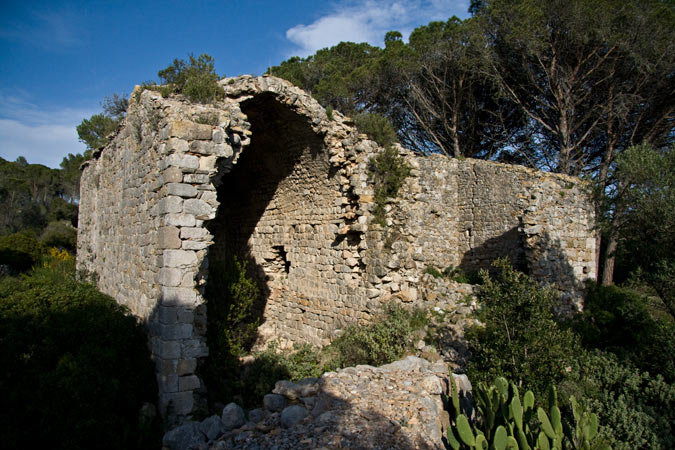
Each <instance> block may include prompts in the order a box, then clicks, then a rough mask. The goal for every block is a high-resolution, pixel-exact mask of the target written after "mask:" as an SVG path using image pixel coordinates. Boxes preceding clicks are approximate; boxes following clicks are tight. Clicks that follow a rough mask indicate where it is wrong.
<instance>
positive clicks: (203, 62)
mask: <svg viewBox="0 0 675 450" xmlns="http://www.w3.org/2000/svg"><path fill="white" fill-rule="evenodd" d="M213 63H214V61H213V57H211V56H209V55H207V54H201V55H199V57H198V58H195V57H194V55H189V61H188V62H186V61H185V60H182V59H174V60H173V64H172V65H170V66H169V67H167V68H165V69H163V70H160V71H159V72H158V73H157V75H158V76H159V78H160V80H161V81H162V83H163V84H165V85H166V87H167V88H168V89H169V90H170V91H171V92H176V93H182V94H183V95H185V97H187V98H188V99H190V100H191V101H193V102H198V103H209V102H215V101H216V100H219V99H221V98H223V96H224V91H223V89H222V88H221V87H220V86H219V85H218V75H217V74H216V72H215V69H214V66H213ZM162 95H164V93H162Z"/></svg>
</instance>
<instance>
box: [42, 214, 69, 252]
mask: <svg viewBox="0 0 675 450" xmlns="http://www.w3.org/2000/svg"><path fill="white" fill-rule="evenodd" d="M40 241H42V243H43V244H44V245H46V246H47V247H57V248H64V249H66V250H68V251H70V252H75V250H77V229H76V228H75V227H74V226H73V225H72V224H71V223H70V222H68V221H66V220H60V221H58V222H49V225H47V228H45V230H44V231H43V232H42V235H41V236H40Z"/></svg>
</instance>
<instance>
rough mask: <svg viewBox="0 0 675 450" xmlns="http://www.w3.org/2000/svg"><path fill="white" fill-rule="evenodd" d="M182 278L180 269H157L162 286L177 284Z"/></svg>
mask: <svg viewBox="0 0 675 450" xmlns="http://www.w3.org/2000/svg"><path fill="white" fill-rule="evenodd" d="M182 279H183V271H182V270H180V269H171V268H163V269H160V271H159V282H160V284H163V285H164V286H178V285H179V284H180V282H181V280H182Z"/></svg>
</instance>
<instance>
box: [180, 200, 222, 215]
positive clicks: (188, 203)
mask: <svg viewBox="0 0 675 450" xmlns="http://www.w3.org/2000/svg"><path fill="white" fill-rule="evenodd" d="M183 212H185V213H186V214H192V215H194V216H195V218H197V219H208V218H212V217H213V216H215V211H214V210H213V208H212V207H211V205H209V204H208V203H206V202H205V201H203V200H199V199H196V198H191V199H189V200H185V202H184V205H183Z"/></svg>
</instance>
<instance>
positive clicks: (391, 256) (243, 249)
mask: <svg viewBox="0 0 675 450" xmlns="http://www.w3.org/2000/svg"><path fill="white" fill-rule="evenodd" d="M221 85H222V86H223V89H224V90H225V93H226V98H225V100H223V101H221V102H219V103H218V104H214V105H194V104H191V103H189V102H187V101H185V100H184V99H182V98H181V97H180V96H177V97H175V96H172V97H170V98H162V96H161V95H160V94H159V93H157V92H154V91H151V90H142V89H141V88H137V89H136V90H135V91H134V93H133V94H132V98H131V100H130V107H129V111H128V114H127V117H126V119H125V121H124V123H123V124H122V126H121V128H120V130H119V132H118V133H117V135H116V136H115V137H114V139H113V140H112V142H111V143H110V144H109V145H108V146H106V147H105V148H104V149H101V150H100V151H99V152H98V153H97V154H96V155H95V157H94V159H92V160H91V161H89V162H88V163H87V164H85V167H84V170H83V174H82V182H81V196H80V198H81V204H80V228H79V230H78V262H77V263H78V269H79V270H83V271H86V272H89V273H91V274H94V275H95V278H96V279H97V280H98V286H99V288H100V289H101V290H102V291H103V292H106V293H108V294H110V295H112V296H113V297H114V298H116V299H117V300H118V301H119V302H120V303H123V304H125V305H128V306H129V307H130V309H131V311H132V312H133V313H134V314H136V315H137V316H138V317H139V318H141V319H143V320H144V321H145V322H146V323H147V325H148V329H149V330H150V336H151V345H152V354H153V358H154V360H155V363H156V366H157V374H158V382H159V388H160V407H161V409H162V412H163V413H164V414H165V415H167V416H168V417H169V419H170V421H174V422H178V421H180V420H182V419H183V418H185V417H189V416H190V415H191V413H192V412H193V411H195V409H197V408H198V407H199V401H200V399H202V398H203V395H202V394H203V392H204V388H205V387H204V386H203V383H202V381H201V379H200V377H199V362H200V361H201V359H202V358H203V357H205V356H206V355H207V354H208V347H207V343H206V341H205V337H204V336H205V332H206V315H207V313H208V305H207V304H206V301H205V299H204V297H203V294H204V287H205V285H206V283H208V273H209V272H208V266H209V264H216V263H218V262H221V261H224V260H226V259H227V258H230V257H233V256H235V257H237V258H238V259H240V260H246V261H247V262H248V267H249V271H250V272H251V273H252V274H253V275H254V276H255V279H256V281H257V283H258V285H259V288H260V291H261V298H260V302H261V305H262V320H263V323H262V326H261V327H260V329H259V344H261V345H264V343H265V342H266V341H269V340H271V339H277V340H280V341H281V342H282V344H291V343H294V342H309V343H312V344H315V345H325V344H326V343H328V342H329V341H330V339H331V338H332V337H333V335H334V334H335V333H336V332H339V330H340V329H341V328H343V327H344V326H345V325H346V324H348V323H352V322H354V321H359V322H361V323H364V322H368V321H369V320H370V319H371V318H372V315H373V314H375V313H377V312H378V311H379V310H380V308H381V306H382V305H383V304H384V303H386V302H388V301H391V300H395V301H402V302H407V303H415V302H423V301H425V298H423V295H421V294H420V293H418V291H417V287H416V283H418V281H419V279H420V277H421V275H422V273H423V271H424V269H425V268H426V267H427V266H429V265H434V266H436V267H439V268H445V267H447V266H453V267H455V266H459V267H461V268H463V269H465V270H474V269H477V268H480V267H486V266H488V264H489V262H490V261H491V260H492V259H494V258H495V257H498V256H502V255H505V256H509V257H511V258H512V260H513V261H514V262H515V263H516V264H518V265H520V266H522V267H523V268H525V269H527V270H529V271H530V273H531V274H532V275H533V276H535V277H536V278H537V279H539V280H541V281H543V282H548V283H556V284H557V286H558V287H559V288H560V289H561V291H563V292H565V293H566V295H567V296H568V297H569V299H570V300H572V301H573V302H574V301H577V302H578V299H579V298H580V297H579V287H580V283H581V281H582V280H583V278H585V277H593V276H594V275H595V274H594V270H595V254H594V251H595V240H594V238H593V233H592V231H591V224H592V209H591V207H590V203H589V202H588V201H587V199H586V198H587V197H586V196H585V195H584V193H583V185H582V183H581V182H580V181H579V180H577V179H573V178H568V177H562V176H557V175H551V174H543V173H540V172H537V171H533V170H528V169H524V168H522V167H516V166H506V165H501V164H495V163H491V162H485V161H474V160H463V161H460V160H451V159H446V158H442V157H429V158H420V157H416V156H414V155H412V154H411V153H410V152H408V151H407V150H405V149H403V148H401V147H397V148H398V150H399V152H400V154H401V155H403V156H404V157H405V158H406V160H407V161H408V163H409V164H410V165H411V167H412V168H413V170H412V174H411V177H409V179H408V180H407V181H406V185H405V186H404V188H403V189H402V192H401V194H400V196H399V198H397V199H391V201H390V203H389V204H388V205H387V209H388V210H389V212H388V214H387V220H388V222H389V225H388V226H387V227H381V226H379V225H377V224H374V223H372V217H371V212H372V210H373V206H374V205H373V201H374V196H373V191H374V189H373V184H372V180H371V179H370V177H369V170H368V167H369V161H370V159H371V158H372V157H373V156H374V155H376V154H377V152H379V151H381V150H382V149H381V148H379V147H378V145H377V144H376V143H375V142H373V141H370V140H368V138H367V136H365V135H363V134H359V133H358V132H357V131H356V130H355V129H354V128H353V127H352V126H351V122H350V121H349V119H348V118H346V117H344V116H342V115H341V114H340V113H338V112H333V114H332V117H331V118H329V117H328V116H327V115H326V113H325V111H324V109H323V108H322V107H321V106H320V105H319V104H318V103H317V102H316V101H315V100H313V99H312V98H311V96H309V95H308V94H307V93H305V92H303V91H302V90H300V89H298V88H296V87H294V86H292V85H290V84H289V83H287V82H285V81H283V80H280V79H276V78H273V77H257V78H254V77H250V76H243V77H238V78H230V79H225V80H222V81H221Z"/></svg>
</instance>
